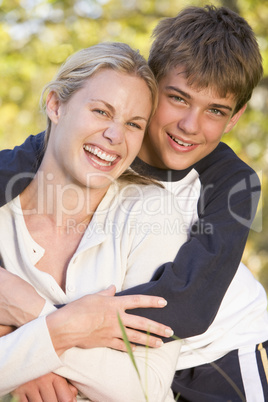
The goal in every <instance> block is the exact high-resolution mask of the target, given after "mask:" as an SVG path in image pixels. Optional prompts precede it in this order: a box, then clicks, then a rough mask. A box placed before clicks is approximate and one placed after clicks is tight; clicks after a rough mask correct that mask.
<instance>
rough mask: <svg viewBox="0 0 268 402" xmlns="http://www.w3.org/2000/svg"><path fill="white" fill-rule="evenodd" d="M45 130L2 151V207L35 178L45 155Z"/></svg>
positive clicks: (0, 155)
mask: <svg viewBox="0 0 268 402" xmlns="http://www.w3.org/2000/svg"><path fill="white" fill-rule="evenodd" d="M43 143H44V132H42V133H40V134H38V135H36V136H33V135H31V136H29V137H28V138H27V139H26V141H25V142H24V143H23V144H22V145H20V146H17V147H15V148H14V149H4V150H1V151H0V207H2V206H3V205H5V204H6V203H7V202H9V201H10V200H11V199H12V198H15V197H16V196H17V195H19V194H20V193H21V192H22V191H23V190H24V189H25V188H26V187H27V186H28V184H29V183H30V181H31V180H32V179H33V177H34V175H35V173H36V171H37V169H38V167H39V165H40V162H41V159H42V156H43Z"/></svg>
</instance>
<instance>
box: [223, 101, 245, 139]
mask: <svg viewBox="0 0 268 402" xmlns="http://www.w3.org/2000/svg"><path fill="white" fill-rule="evenodd" d="M246 108H247V104H245V105H244V106H243V107H242V108H241V109H240V110H238V112H237V113H236V114H234V115H233V116H232V118H231V120H230V121H229V123H228V124H227V126H226V128H225V130H224V134H227V133H229V131H231V130H232V128H233V127H234V126H235V125H236V123H237V122H238V120H239V119H240V117H241V116H242V114H243V113H244V111H245V110H246Z"/></svg>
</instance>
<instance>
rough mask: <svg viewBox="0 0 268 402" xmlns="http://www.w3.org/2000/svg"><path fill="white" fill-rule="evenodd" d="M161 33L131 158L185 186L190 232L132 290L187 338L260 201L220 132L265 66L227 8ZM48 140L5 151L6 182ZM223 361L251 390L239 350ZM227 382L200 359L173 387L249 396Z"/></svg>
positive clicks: (171, 21) (249, 174)
mask: <svg viewBox="0 0 268 402" xmlns="http://www.w3.org/2000/svg"><path fill="white" fill-rule="evenodd" d="M154 35H155V41H154V43H153V45H152V49H151V52H150V56H149V64H150V67H151V68H152V70H153V72H154V74H155V76H156V78H157V80H158V83H159V105H158V109H157V112H156V114H155V116H154V117H153V119H152V121H151V124H150V126H149V129H148V133H147V136H146V137H145V140H144V143H143V146H142V148H141V151H140V154H139V158H137V159H136V161H135V162H134V164H133V166H132V167H133V169H134V170H136V171H137V172H138V173H146V174H149V175H150V176H152V177H154V178H156V179H158V180H161V181H162V182H163V183H164V185H165V186H166V187H167V188H168V189H169V190H170V191H172V192H174V193H175V194H177V196H178V207H179V208H180V210H181V211H182V212H183V213H184V215H185V217H186V218H187V219H188V224H189V227H190V230H189V239H188V241H187V243H186V244H185V245H184V246H182V247H181V249H180V251H179V253H178V255H177V257H176V259H175V261H174V262H173V263H167V264H165V265H164V266H162V267H161V268H160V269H159V270H158V272H157V274H156V275H155V276H154V278H153V279H152V281H151V282H150V283H147V284H144V285H141V286H138V287H136V288H132V289H131V290H127V291H125V292H124V294H137V293H145V294H157V295H161V296H163V297H165V298H166V299H167V300H168V305H167V307H165V309H164V310H163V313H162V316H161V318H160V317H159V314H161V313H160V312H159V311H157V312H155V311H151V310H150V311H149V310H148V311H147V310H146V309H142V310H138V313H139V314H140V315H145V316H146V317H150V318H151V319H154V320H158V321H161V322H163V323H165V324H168V325H170V326H171V327H172V328H173V330H174V332H175V334H176V335H177V336H178V337H180V338H187V337H193V336H195V335H199V334H202V333H204V332H205V331H207V329H208V328H209V326H210V325H211V323H212V322H213V320H214V318H215V316H216V314H217V311H218V309H219V307H220V304H221V302H222V299H223V297H224V295H225V293H226V290H227V288H228V287H229V285H230V283H231V281H232V279H233V278H234V276H235V273H236V270H237V268H238V266H239V262H240V260H241V257H242V253H243V250H244V246H245V243H246V239H247V236H248V232H249V228H250V225H251V223H252V220H253V218H254V215H255V211H256V208H257V203H258V199H259V193H260V186H259V181H258V178H257V175H256V174H255V172H254V171H253V170H252V169H251V168H249V167H248V166H247V165H246V164H244V163H243V162H242V161H241V160H240V159H238V157H237V156H236V155H235V154H234V153H233V152H232V151H231V150H230V148H229V147H228V146H226V145H224V144H223V143H220V140H221V137H222V135H223V134H224V133H227V132H229V131H230V130H231V129H232V127H233V126H234V125H235V124H236V123H237V121H238V120H239V118H240V117H241V115H242V114H243V112H244V110H245V108H246V103H247V102H248V100H249V99H250V97H251V94H252V91H253V89H254V87H255V86H256V85H257V84H258V82H259V80H260V78H261V76H262V65H261V56H260V53H259V49H258V45H257V43H256V39H255V37H254V34H253V32H252V30H251V28H250V27H249V25H248V24H247V23H246V21H245V20H244V19H242V18H241V17H239V16H238V15H237V14H235V13H233V12H232V11H230V10H228V9H226V8H219V9H216V8H215V7H213V6H206V7H204V8H198V7H188V8H186V9H184V10H183V11H182V12H180V13H179V14H178V16H177V17H175V18H168V19H164V20H163V21H162V22H160V24H159V25H158V26H157V28H156V30H155V34H154ZM41 149H42V134H41V135H39V136H37V137H30V138H29V139H28V140H26V142H25V143H24V144H23V146H22V147H20V148H17V149H15V150H13V151H2V154H1V162H0V171H1V173H2V174H1V176H4V173H5V180H4V179H3V177H1V183H0V184H1V186H3V191H4V190H5V188H6V186H7V182H8V177H12V176H13V175H14V171H15V173H18V172H20V171H31V172H34V171H35V169H36V168H35V162H36V159H37V157H39V156H40V153H41V151H40V150H41ZM11 158H12V159H11ZM13 158H15V159H13ZM11 160H12V163H11V162H10V161H11ZM14 161H15V163H16V165H15V166H14ZM10 166H13V167H14V169H13V171H11V169H10ZM26 185H27V181H24V182H22V181H20V182H19V181H17V182H15V184H14V185H13V187H12V189H13V190H14V193H13V194H12V195H11V194H7V196H8V197H9V198H11V196H15V195H16V194H18V193H19V192H20V191H22V189H23V187H24V186H26ZM1 201H2V202H6V201H7V200H1ZM131 313H135V314H137V310H136V311H135V310H132V311H131ZM229 313H230V311H229ZM226 324H227V323H226ZM227 328H228V326H227ZM218 330H219V331H221V330H222V328H220V327H219V328H218ZM208 333H209V331H208ZM204 336H205V334H204ZM265 347H266V348H267V342H266V343H265V344H263V345H262V346H259V345H257V346H256V347H255V348H254V351H253V354H254V358H255V364H256V366H257V365H258V368H259V371H260V373H259V376H260V381H259V382H260V383H262V387H263V395H267V392H268V391H267V379H266V380H265V374H264V368H263V367H262V365H261V360H260V355H262V356H263V355H264V354H265ZM255 349H256V355H255ZM251 355H252V353H251ZM251 357H252V356H251ZM254 358H253V360H254ZM213 360H215V359H211V358H210V359H209V358H208V359H207V362H211V361H213ZM251 362H252V360H251ZM215 363H216V364H217V366H219V367H220V369H222V370H224V372H225V373H226V374H227V375H228V376H229V377H231V379H232V380H233V381H234V383H235V384H236V385H237V386H238V388H239V389H240V391H241V392H242V394H243V395H247V398H248V395H249V394H248V393H247V392H248V390H247V389H245V388H247V385H246V384H247V379H246V375H247V373H244V372H243V373H241V369H240V366H241V359H240V352H239V350H234V351H231V352H230V353H228V354H226V355H225V356H224V357H221V358H219V359H217V358H216V361H215ZM250 364H251V363H250ZM221 382H222V378H221V375H219V374H218V372H217V371H216V370H215V368H213V367H212V366H211V365H210V364H200V365H199V366H197V367H191V368H189V369H183V370H179V371H178V372H177V373H176V375H175V378H174V383H173V390H174V392H175V394H176V393H177V392H179V393H180V394H181V396H180V399H179V400H185V401H186V400H187V401H198V402H202V401H204V402H208V401H213V402H214V401H220V400H222V401H226V400H227V399H228V400H230V399H231V400H232V401H234V400H241V399H240V398H239V399H235V398H238V396H237V395H238V394H237V393H236V391H235V390H234V389H233V387H229V386H228V383H226V382H223V383H221ZM224 388H225V389H224ZM227 388H228V390H227ZM229 388H230V390H229ZM225 391H226V394H225V396H224V393H225ZM261 392H262V391H261ZM226 398H227V399H226ZM263 398H264V397H263ZM248 400H250V399H248ZM256 400H258V401H260V400H261V399H256ZM263 400H265V399H263Z"/></svg>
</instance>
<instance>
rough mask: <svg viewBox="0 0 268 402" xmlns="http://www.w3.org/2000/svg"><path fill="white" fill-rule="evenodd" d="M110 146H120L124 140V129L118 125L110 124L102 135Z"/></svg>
mask: <svg viewBox="0 0 268 402" xmlns="http://www.w3.org/2000/svg"><path fill="white" fill-rule="evenodd" d="M103 135H104V137H105V138H107V139H108V140H109V141H110V143H111V144H113V145H116V144H121V143H122V142H123V141H124V138H125V128H124V126H123V125H122V124H120V123H112V124H111V125H110V126H109V127H108V128H107V129H106V130H105V131H104V133H103Z"/></svg>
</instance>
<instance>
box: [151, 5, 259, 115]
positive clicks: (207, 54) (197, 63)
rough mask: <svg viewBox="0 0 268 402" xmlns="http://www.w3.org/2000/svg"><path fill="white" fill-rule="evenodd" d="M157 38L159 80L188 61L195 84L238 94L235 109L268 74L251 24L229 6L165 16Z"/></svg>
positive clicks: (188, 72)
mask: <svg viewBox="0 0 268 402" xmlns="http://www.w3.org/2000/svg"><path fill="white" fill-rule="evenodd" d="M153 37H154V42H153V44H152V47H151V51H150V55H149V65H150V67H151V69H152V71H153V73H154V74H155V77H156V79H157V80H158V81H159V80H160V79H161V78H163V77H164V76H165V75H166V74H168V72H169V71H170V70H171V69H172V68H174V67H177V66H182V67H183V71H184V72H185V73H186V77H187V78H188V83H189V85H193V86H194V87H196V88H198V89H203V88H207V87H212V88H213V89H214V90H215V91H216V93H217V94H218V95H219V96H220V97H222V98H224V97H226V95H227V94H228V95H229V94H233V95H234V96H235V100H236V102H237V103H236V108H235V111H234V113H236V112H237V111H238V110H240V109H241V108H242V107H243V106H244V105H245V104H246V103H247V102H248V100H249V99H250V98H251V95H252V91H253V89H254V88H255V87H256V85H257V84H258V82H259V81H260V79H261V77H262V74H263V68H262V57H261V54H260V51H259V47H258V43H257V41H256V38H255V35H254V33H253V31H252V29H251V27H250V26H249V24H248V23H247V21H246V20H245V19H244V18H242V17H240V16H239V15H238V14H237V13H235V12H233V11H231V10H229V9H228V8H226V7H220V8H216V7H214V6H209V5H207V6H205V7H187V8H185V9H183V10H182V11H181V12H180V13H179V14H178V15H177V16H176V17H171V18H165V19H163V20H161V21H160V23H159V24H158V25H157V27H156V28H155V30H154V32H153Z"/></svg>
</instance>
